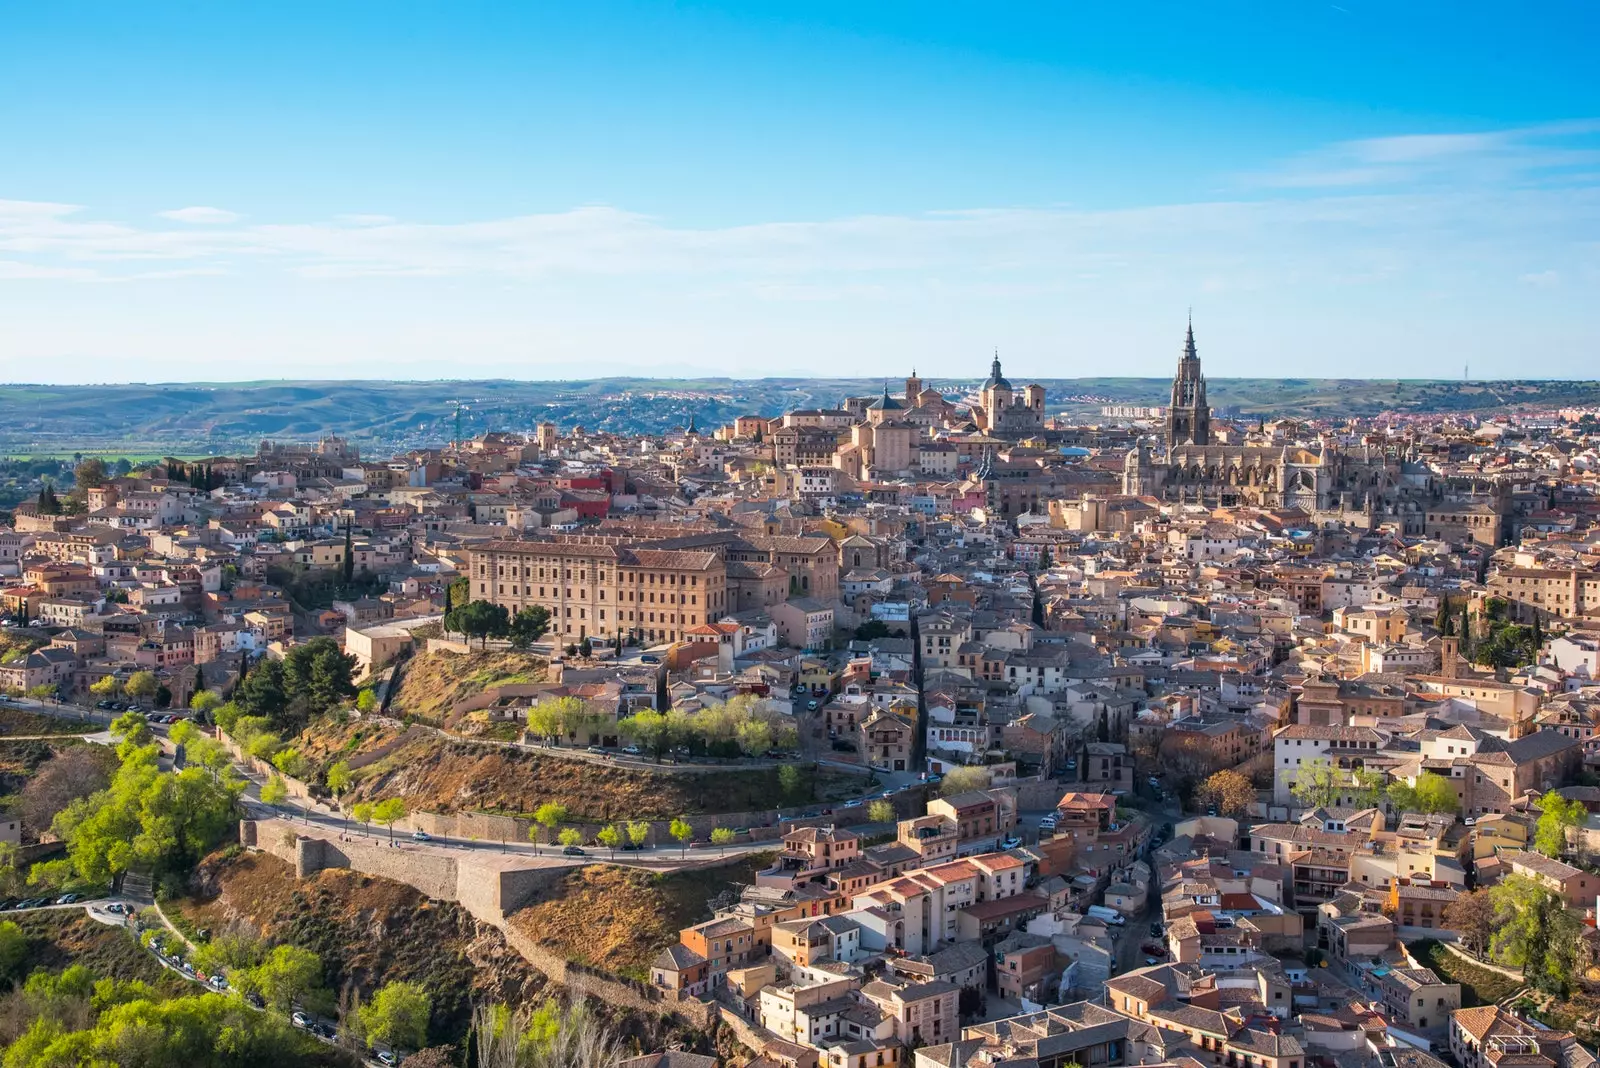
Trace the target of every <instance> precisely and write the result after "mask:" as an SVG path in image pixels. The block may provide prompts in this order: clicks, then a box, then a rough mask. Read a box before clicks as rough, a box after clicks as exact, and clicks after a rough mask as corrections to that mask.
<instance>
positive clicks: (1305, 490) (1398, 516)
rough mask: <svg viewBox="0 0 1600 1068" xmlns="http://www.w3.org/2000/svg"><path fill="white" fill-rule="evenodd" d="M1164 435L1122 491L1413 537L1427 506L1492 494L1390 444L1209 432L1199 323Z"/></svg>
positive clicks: (1141, 456)
mask: <svg viewBox="0 0 1600 1068" xmlns="http://www.w3.org/2000/svg"><path fill="white" fill-rule="evenodd" d="M1163 431H1164V432H1163V434H1162V436H1161V440H1159V441H1156V442H1154V443H1152V442H1150V441H1148V440H1144V441H1140V442H1139V443H1138V444H1137V445H1136V446H1135V447H1134V448H1132V449H1131V450H1129V452H1128V456H1127V459H1126V460H1125V461H1124V465H1123V473H1122V491H1123V492H1124V493H1126V494H1129V495H1132V496H1138V497H1154V498H1157V499H1159V500H1164V501H1171V502H1176V503H1190V504H1196V505H1201V506H1205V507H1230V506H1237V505H1253V506H1256V507H1260V508H1297V509H1299V510H1301V511H1303V512H1305V513H1307V514H1308V515H1311V516H1317V515H1319V514H1320V515H1323V516H1328V517H1338V518H1340V519H1342V520H1346V521H1349V520H1360V519H1363V518H1364V519H1365V520H1366V522H1367V524H1369V525H1370V526H1376V525H1378V524H1379V523H1382V522H1385V521H1393V522H1395V523H1397V525H1398V526H1399V527H1400V528H1401V529H1402V530H1403V531H1404V532H1405V533H1407V534H1414V533H1421V532H1422V531H1423V529H1424V525H1425V513H1426V511H1427V508H1428V505H1429V504H1432V503H1435V502H1437V501H1439V500H1441V499H1443V498H1445V497H1458V496H1460V497H1464V498H1468V499H1482V498H1483V497H1484V496H1485V495H1486V493H1487V491H1485V490H1484V488H1483V487H1466V486H1462V487H1456V486H1453V485H1447V484H1446V483H1445V482H1444V481H1441V480H1440V479H1438V478H1437V477H1436V476H1435V475H1434V473H1433V472H1432V471H1431V470H1430V469H1429V468H1428V467H1427V465H1425V464H1422V463H1419V462H1418V461H1417V459H1416V457H1415V456H1411V455H1407V454H1406V453H1405V452H1404V451H1403V450H1402V449H1400V448H1399V447H1397V446H1396V445H1394V444H1393V443H1391V442H1382V441H1380V442H1376V443H1375V442H1372V441H1363V442H1362V443H1361V445H1360V446H1359V448H1352V449H1341V448H1340V447H1339V446H1338V445H1337V444H1335V443H1333V442H1329V441H1326V440H1325V439H1323V438H1321V437H1318V438H1317V439H1316V440H1314V441H1309V442H1307V441H1297V442H1293V443H1271V444H1267V443H1263V442H1260V441H1259V440H1258V441H1256V442H1252V443H1248V444H1247V443H1244V442H1243V441H1242V440H1241V438H1242V436H1241V435H1239V434H1238V433H1237V432H1236V431H1234V432H1228V431H1224V432H1223V433H1220V434H1219V433H1218V432H1216V431H1214V430H1213V429H1212V426H1211V408H1210V405H1208V404H1207V402H1206V379H1205V375H1204V374H1203V373H1202V371H1201V368H1200V356H1199V353H1198V352H1197V351H1196V349H1195V341H1194V324H1193V323H1190V325H1189V330H1188V333H1187V335H1186V336H1185V338H1184V343H1183V354H1182V356H1180V357H1179V359H1178V370H1177V373H1176V374H1175V375H1173V378H1172V395H1171V398H1170V402H1169V404H1168V406H1167V414H1166V419H1165V422H1164V425H1163ZM1230 438H1231V439H1232V440H1227V439H1230ZM1496 503H1497V504H1498V502H1496Z"/></svg>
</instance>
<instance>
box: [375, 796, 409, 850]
mask: <svg viewBox="0 0 1600 1068" xmlns="http://www.w3.org/2000/svg"><path fill="white" fill-rule="evenodd" d="M372 818H373V819H374V820H376V821H377V822H379V823H381V824H383V825H384V826H385V827H387V828H389V841H391V842H393V841H394V825H395V824H396V823H398V822H400V821H401V820H403V819H405V818H406V802H405V798H403V797H390V798H386V799H384V800H382V801H379V802H378V803H377V804H375V805H373V806H372Z"/></svg>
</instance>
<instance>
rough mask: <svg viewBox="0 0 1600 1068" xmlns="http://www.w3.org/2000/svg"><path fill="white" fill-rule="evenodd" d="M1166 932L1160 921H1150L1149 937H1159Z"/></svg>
mask: <svg viewBox="0 0 1600 1068" xmlns="http://www.w3.org/2000/svg"><path fill="white" fill-rule="evenodd" d="M1166 933H1167V931H1166V928H1164V927H1162V926H1161V921H1159V920H1157V921H1156V922H1155V923H1152V924H1151V925H1150V937H1151V938H1160V937H1161V936H1162V935H1164V934H1166Z"/></svg>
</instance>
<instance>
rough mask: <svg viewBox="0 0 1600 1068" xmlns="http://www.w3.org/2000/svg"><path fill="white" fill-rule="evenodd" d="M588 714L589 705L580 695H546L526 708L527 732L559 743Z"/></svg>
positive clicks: (574, 729) (573, 730) (572, 731)
mask: <svg viewBox="0 0 1600 1068" xmlns="http://www.w3.org/2000/svg"><path fill="white" fill-rule="evenodd" d="M588 715H589V705H588V703H587V702H586V701H584V700H583V699H582V698H581V697H546V698H544V699H543V700H541V701H540V702H539V703H538V704H536V705H533V706H532V707H530V708H529V709H528V733H529V734H532V735H534V736H535V737H538V738H543V739H544V740H545V741H547V742H549V741H554V742H556V743H558V744H559V743H560V741H561V739H562V738H565V737H566V736H567V735H569V734H571V733H574V732H575V731H576V729H577V727H578V726H579V724H580V723H582V722H584V720H585V719H586V718H587V717H588Z"/></svg>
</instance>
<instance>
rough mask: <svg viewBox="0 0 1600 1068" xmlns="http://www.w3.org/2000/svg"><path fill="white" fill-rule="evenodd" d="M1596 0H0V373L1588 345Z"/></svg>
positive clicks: (1576, 367) (727, 368)
mask: <svg viewBox="0 0 1600 1068" xmlns="http://www.w3.org/2000/svg"><path fill="white" fill-rule="evenodd" d="M1597 39H1600V6H1597V5H1595V4H1593V3H1590V2H1588V0H1572V2H1563V0H1550V2H1547V3H1541V4H1536V5H1510V4H1505V3H1493V4H1491V3H1479V2H1474V0H1458V2H1448V3H1446V2H1438V3H1435V2H1429V0H1415V2H1407V3H1405V4H1395V3H1393V2H1392V0H1340V2H1338V3H1327V2H1321V3H1318V2H1309V0H1308V2H1301V0H1274V2H1272V3H1261V2H1259V0H1253V2H1231V0H1207V2H1205V3H1194V2H1188V3H1171V4H1167V3H1138V2H1134V0H1129V2H1127V3H1118V4H1087V3H1065V2H1051V3H1047V4H1046V3H1041V4H1036V5H1026V4H1018V5H986V6H981V7H980V6H978V5H970V4H968V5H946V4H940V3H936V2H932V0H925V2H921V3H904V4H901V3H893V2H876V0H875V2H873V3H869V4H861V3H859V2H857V3H832V2H829V0H808V2H807V3H805V4H792V3H791V4H778V3H770V4H768V3H760V2H755V0H746V2H742V3H729V4H697V3H678V4H618V3H610V2H607V0H588V2H585V3H583V4H561V5H556V4H549V5H542V4H541V5H536V4H521V3H501V4H474V3H470V2H452V3H449V4H440V3H405V2H397V0H388V2H383V3H359V2H353V0H352V2H341V3H339V4H327V3H295V2H289V0H285V2H279V3H274V4H270V5H268V4H215V3H207V4H202V3H193V4H177V3H160V2H154V0H152V2H149V3H141V4H127V3H109V2H108V3H75V2H71V0H67V2H63V3H59V4H38V3H22V2H13V0H0V380H4V381H7V382H64V383H70V382H119V381H189V380H199V381H237V380H257V379H275V378H327V379H337V378H407V379H435V378H518V379H574V378H586V377H595V376H599V375H614V374H634V375H656V376H684V375H694V376H703V375H727V376H732V377H741V378H748V377H763V376H768V375H805V374H825V375H861V376H863V377H890V378H898V377H901V376H903V375H904V374H906V373H907V372H908V371H910V370H911V369H912V368H913V367H914V368H915V369H916V370H917V371H919V372H920V373H921V374H922V375H923V377H925V378H930V379H937V378H940V377H972V378H975V377H981V376H982V375H984V374H986V373H987V370H988V363H989V360H990V358H991V355H992V354H993V353H994V352H996V351H998V353H999V355H1000V357H1001V359H1002V360H1003V361H1004V365H1005V370H1006V373H1007V375H1008V376H1009V377H1011V378H1013V379H1014V380H1015V379H1017V378H1024V379H1025V378H1029V377H1038V378H1067V377H1074V376H1099V375H1144V376H1168V375H1170V374H1171V373H1172V369H1173V367H1174V364H1175V362H1176V360H1177V357H1178V354H1179V351H1180V348H1181V343H1182V337H1183V330H1184V324H1185V319H1186V317H1187V316H1188V314H1189V313H1190V309H1193V315H1194V323H1195V332H1196V336H1197V338H1198V341H1199V347H1200V354H1201V357H1202V359H1203V360H1204V362H1205V367H1206V370H1207V373H1208V375H1210V376H1212V377H1226V376H1267V377H1312V376H1338V377H1408V378H1459V377H1461V376H1462V375H1463V374H1470V375H1471V377H1473V378H1493V377H1503V378H1515V377H1520V378H1595V377H1600V344H1597V338H1600V299H1597V296H1596V294H1600V78H1597V77H1596V76H1595V74H1594V67H1593V56H1592V48H1593V43H1594V42H1595V41H1596V40H1597Z"/></svg>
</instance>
